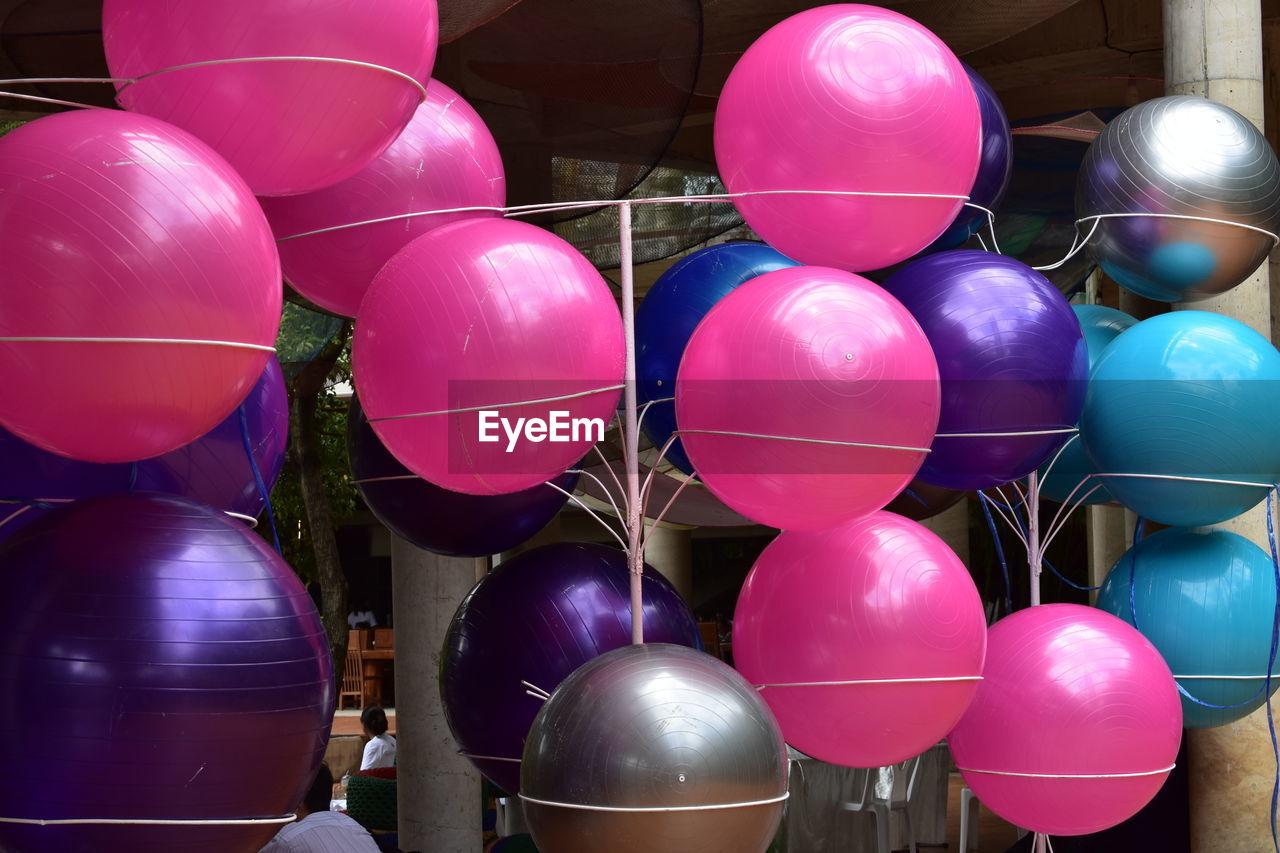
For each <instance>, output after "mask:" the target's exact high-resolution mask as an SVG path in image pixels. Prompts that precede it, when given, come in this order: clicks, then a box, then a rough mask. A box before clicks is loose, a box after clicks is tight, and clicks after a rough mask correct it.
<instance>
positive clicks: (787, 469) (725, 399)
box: [675, 267, 940, 530]
mask: <svg viewBox="0 0 1280 853" xmlns="http://www.w3.org/2000/svg"><path fill="white" fill-rule="evenodd" d="M675 396H676V419H677V421H678V422H679V424H680V430H681V433H682V436H681V441H682V442H683V444H684V447H685V451H686V453H687V454H688V456H689V459H690V461H691V462H692V463H693V466H694V468H695V469H696V470H697V473H698V477H699V478H700V479H701V480H702V481H703V482H704V483H705V484H706V486H707V488H709V489H710V490H711V491H712V492H714V493H715V494H716V496H717V497H719V498H720V499H721V500H722V501H724V502H725V503H726V504H728V505H729V507H730V508H732V509H734V510H736V511H737V512H739V513H741V514H742V515H745V516H747V517H748V518H751V519H753V520H754V521H757V522H759V523H761V524H767V525H770V526H772V527H781V528H784V529H787V530H817V529H821V528H826V527H834V526H836V525H838V524H840V523H842V522H845V521H848V520H851V519H854V518H858V517H860V516H864V515H867V514H869V513H871V512H874V511H875V510H878V509H880V508H881V507H883V506H884V505H885V504H887V503H888V502H889V501H890V500H892V499H893V498H894V496H896V495H897V494H898V493H899V492H901V491H902V488H903V486H905V485H907V483H909V482H910V481H911V478H912V477H914V476H915V473H916V471H917V470H918V469H919V468H920V465H921V463H922V462H923V461H924V458H925V454H926V453H927V448H928V447H929V445H930V443H931V442H932V441H933V435H934V431H935V429H936V427H937V424H938V409H939V405H940V402H939V386H938V365H937V363H936V362H935V361H934V358H933V350H932V349H930V347H929V342H928V340H927V339H926V338H925V336H924V332H923V331H921V329H920V326H919V324H917V323H916V321H915V320H914V319H913V318H912V316H911V314H910V312H908V311H907V309H906V308H904V307H903V306H902V304H901V303H899V302H898V301H897V300H895V299H894V298H893V297H892V296H889V295H888V294H887V293H885V292H884V291H883V290H882V289H880V288H879V287H877V286H876V285H874V284H872V283H871V282H869V281H867V280H866V279H864V278H862V277H861V276H857V275H854V274H852V273H847V272H843V271H841V270H836V269H830V268H826V267H792V268H790V269H783V270H777V271H775V272H770V273H765V274H764V275H762V276H759V277H758V278H755V279H752V280H751V281H749V282H747V283H746V284H744V285H742V286H740V287H739V288H738V289H737V290H735V291H733V292H732V293H730V294H729V295H728V296H725V297H724V298H723V299H721V300H720V302H718V303H717V304H716V305H715V307H713V308H712V309H711V311H710V312H708V314H707V316H706V317H705V318H703V320H702V322H701V323H700V324H699V325H698V327H697V329H695V330H694V332H693V336H692V337H691V338H690V339H689V344H688V346H687V347H686V348H685V352H684V356H683V358H682V359H681V361H680V370H679V372H678V374H677V378H676V395H675ZM796 439H802V440H796ZM854 442H856V443H857V444H853V443H854Z"/></svg>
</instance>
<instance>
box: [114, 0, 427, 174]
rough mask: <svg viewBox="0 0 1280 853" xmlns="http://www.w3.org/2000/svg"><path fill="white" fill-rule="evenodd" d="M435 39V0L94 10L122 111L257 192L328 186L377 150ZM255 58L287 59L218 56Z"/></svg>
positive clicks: (410, 100) (148, 4)
mask: <svg viewBox="0 0 1280 853" xmlns="http://www.w3.org/2000/svg"><path fill="white" fill-rule="evenodd" d="M437 38H438V21H437V14H436V0H379V2H378V3H377V5H376V6H372V5H371V4H370V3H369V2H368V0H219V2H217V3H181V2H166V3H160V4H157V3H155V2H153V0H107V2H106V3H105V4H104V6H103V10H102V39H103V43H104V46H105V47H106V53H107V66H108V68H110V70H111V76H112V77H117V78H125V79H129V80H131V81H132V82H128V83H118V84H116V85H117V89H118V94H117V96H116V100H117V102H118V103H119V104H120V106H122V107H124V108H125V109H126V110H132V111H136V112H140V113H147V114H148V115H153V116H156V117H158V118H162V119H165V120H166V121H170V122H173V123H174V124H176V125H178V126H179V127H182V128H184V129H186V130H188V131H190V132H191V133H193V134H195V135H196V136H198V137H200V138H201V139H203V140H204V141H205V142H207V143H209V145H211V146H213V148H214V149H215V150H216V151H217V152H218V153H219V154H221V155H222V156H223V157H226V158H227V160H229V161H230V162H231V164H232V165H233V166H234V167H235V168H236V170H237V171H239V172H240V174H242V175H243V176H244V178H245V180H246V181H248V183H249V186H251V187H253V190H254V192H256V193H258V194H259V195H289V194H292V193H300V192H309V191H311V190H316V189H320V188H321V187H326V186H331V185H333V184H336V183H338V182H339V181H341V180H344V179H346V178H349V177H351V176H352V175H354V174H355V173H356V172H358V171H360V170H361V169H363V168H364V167H365V166H367V165H368V164H369V163H370V161H372V160H373V159H374V158H375V157H377V156H378V155H379V154H381V153H382V152H383V151H385V150H386V148H387V146H388V145H390V144H391V143H392V141H394V140H395V138H396V135H397V134H399V133H400V131H401V130H402V129H403V128H404V126H405V125H406V124H407V123H408V122H409V119H410V117H411V116H412V115H413V111H414V108H415V107H417V105H418V103H419V101H420V100H421V94H422V92H421V89H420V87H419V85H418V84H421V83H425V82H426V81H427V79H428V78H429V77H430V76H431V66H432V64H433V63H434V62H435V53H436V42H437ZM258 57H281V58H283V59H277V60H272V61H256V62H225V61H224V60H236V59H252V58H258ZM288 57H308V58H309V57H315V58H319V59H328V60H346V61H345V62H332V61H329V62H323V61H321V62H317V61H314V60H310V59H288ZM179 66H193V67H188V68H180V69H179ZM373 66H380V67H373ZM174 69H177V70H174ZM395 72H398V73H395ZM408 78H412V79H408ZM414 81H417V83H415V82H414Z"/></svg>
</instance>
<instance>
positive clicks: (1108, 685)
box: [947, 604, 1182, 835]
mask: <svg viewBox="0 0 1280 853" xmlns="http://www.w3.org/2000/svg"><path fill="white" fill-rule="evenodd" d="M1181 740H1182V707H1181V705H1180V703H1179V699H1178V689H1177V685H1176V684H1175V683H1174V681H1173V674H1172V673H1170V672H1169V667H1168V665H1167V664H1166V663H1165V662H1164V659H1163V658H1162V657H1160V653H1159V652H1158V651H1156V648H1155V646H1153V645H1151V643H1150V642H1149V641H1148V640H1147V639H1146V638H1145V637H1143V636H1142V635H1141V634H1139V633H1138V632H1137V631H1136V630H1134V628H1133V627H1132V626H1130V625H1129V624H1127V623H1125V622H1122V621H1121V620H1119V619H1117V618H1116V617H1114V616H1112V615H1111V614H1110V613H1103V612H1102V611H1100V610H1097V609H1095V608H1092V607H1084V606H1082V605H1078V604H1044V605H1040V606H1038V607H1032V608H1029V609H1027V610H1020V611H1018V612H1017V613H1014V614H1013V615H1012V616H1009V617H1007V618H1005V619H1002V620H1000V621H999V622H997V623H996V624H995V625H994V626H992V628H991V631H990V638H989V641H988V646H987V665H986V669H985V670H984V671H983V681H982V683H981V684H980V685H979V686H978V692H977V695H976V696H975V697H974V699H973V704H971V705H970V706H969V710H968V711H966V712H965V715H964V718H963V719H961V720H960V723H959V724H958V725H957V726H956V727H955V729H953V730H952V732H951V734H949V735H947V741H948V742H949V743H950V744H951V754H952V755H953V756H954V757H955V761H956V765H957V766H958V767H959V768H960V772H961V774H962V775H963V776H964V781H965V784H967V785H968V786H969V787H970V788H972V789H973V793H974V794H975V795H977V797H978V799H979V800H981V801H982V802H983V803H984V804H986V806H987V807H988V808H990V809H991V810H992V811H993V812H995V813H996V814H998V815H999V816H1000V817H1002V818H1004V819H1005V820H1007V821H1009V822H1010V823H1013V824H1015V825H1017V826H1021V827H1025V828H1026V829H1030V830H1033V831H1035V832H1043V833H1047V834H1051V835H1084V834H1086V833H1090V832H1098V831H1100V830H1103V829H1106V828H1108V827H1111V826H1115V825H1116V824H1118V823H1120V822H1121V821H1123V820H1126V819H1128V818H1129V817H1131V816H1133V815H1134V814H1136V813H1137V812H1138V810H1139V809H1141V808H1142V807H1143V806H1145V805H1146V804H1147V803H1148V802H1149V801H1150V800H1151V798H1152V797H1154V796H1155V795H1156V792H1157V791H1159V790H1160V787H1161V786H1162V785H1163V784H1164V780H1165V778H1166V777H1167V776H1168V775H1169V771H1170V770H1171V769H1173V762H1174V758H1175V757H1176V756H1177V754H1178V744H1179V742H1180V741H1181Z"/></svg>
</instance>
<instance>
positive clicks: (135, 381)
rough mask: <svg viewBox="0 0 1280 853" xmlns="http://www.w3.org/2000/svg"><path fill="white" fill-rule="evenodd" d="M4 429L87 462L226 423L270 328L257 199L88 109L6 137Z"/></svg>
mask: <svg viewBox="0 0 1280 853" xmlns="http://www.w3.org/2000/svg"><path fill="white" fill-rule="evenodd" d="M0 197H3V198H4V199H5V204H4V206H3V208H0V257H3V258H4V265H3V267H0V270H2V271H0V375H2V376H3V377H4V380H3V381H4V393H3V394H2V395H0V426H3V427H4V428H5V429H7V430H9V431H10V432H12V433H14V434H15V435H17V436H18V437H19V438H22V439H24V440H26V441H28V442H30V443H31V444H34V445H36V446H38V447H41V448H43V449H45V450H49V451H51V452H53V453H59V454H61V455H63V456H69V457H71V458H73V459H80V460H83V461H86V462H130V461H134V460H138V459H144V458H147V457H151V456H158V455H159V454H162V453H167V452H169V451H170V450H174V449H176V448H178V447H181V446H183V445H184V444H188V443H189V442H191V441H194V440H195V439H197V438H199V437H200V436H202V435H204V434H205V433H206V432H208V431H209V430H210V429H212V428H213V427H215V426H216V425H217V424H218V423H219V422H220V421H222V419H223V418H225V417H226V416H227V415H229V414H230V413H231V412H232V411H233V410H234V409H235V407H236V406H237V405H239V404H240V401H241V400H243V399H244V398H245V396H246V395H247V394H248V393H249V390H250V389H251V388H252V387H253V385H254V383H255V382H257V380H258V377H259V376H261V375H262V370H263V368H264V366H265V365H266V362H267V358H268V357H269V356H270V354H271V348H272V346H273V344H274V343H275V337H276V329H277V327H278V326H279V324H280V302H281V294H280V260H279V258H278V256H277V255H276V248H275V241H274V240H272V238H271V230H270V228H269V227H268V226H267V221H266V218H265V217H264V216H263V215H262V211H261V209H260V208H259V207H258V202H257V200H256V199H254V197H253V194H252V193H250V192H249V188H248V187H247V186H245V183H244V181H242V180H241V179H240V176H239V175H237V174H236V173H235V171H234V170H233V169H232V168H231V167H230V166H229V165H228V164H227V162H226V161H225V160H223V159H222V158H221V157H219V156H218V155H217V154H215V153H214V152H213V151H212V150H210V149H209V147H208V146H207V145H205V144H204V143H203V142H201V141H200V140H198V139H196V138H195V137H193V136H191V135H190V134H188V133H186V132H185V131H183V130H180V129H178V128H176V127H174V126H173V125H170V124H167V123H165V122H163V121H160V120H159V119H155V118H151V117H150V116H144V115H137V114H135V113H128V112H120V111H118V110H82V111H79V112H69V113H61V114H58V115H53V116H48V117H46V118H41V119H37V120H36V121H33V122H30V123H29V124H27V125H25V126H24V127H21V128H19V129H17V130H15V131H13V132H12V133H9V134H8V135H6V136H5V137H4V138H3V139H0Z"/></svg>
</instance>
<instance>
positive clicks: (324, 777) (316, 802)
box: [302, 761, 333, 814]
mask: <svg viewBox="0 0 1280 853" xmlns="http://www.w3.org/2000/svg"><path fill="white" fill-rule="evenodd" d="M332 799H333V773H332V771H330V770H329V765H328V764H325V763H324V762H323V761H321V762H320V769H319V770H317V771H316V778H315V779H314V780H312V782H311V788H310V789H309V790H308V791H307V795H306V796H305V797H303V798H302V809H303V810H305V811H306V812H307V813H308V814H311V813H313V812H327V811H328V810H329V803H330V801H331V800H332Z"/></svg>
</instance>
